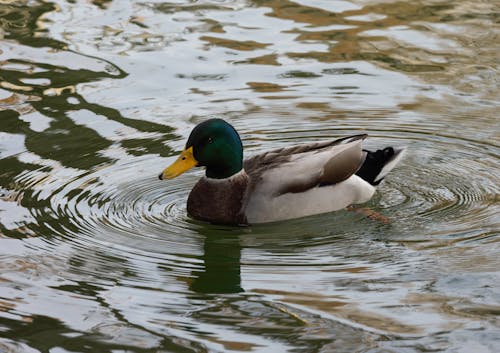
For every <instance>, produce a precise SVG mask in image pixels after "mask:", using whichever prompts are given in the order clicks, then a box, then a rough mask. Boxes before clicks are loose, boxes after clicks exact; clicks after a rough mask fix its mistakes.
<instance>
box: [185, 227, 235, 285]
mask: <svg viewBox="0 0 500 353" xmlns="http://www.w3.org/2000/svg"><path fill="white" fill-rule="evenodd" d="M204 233H205V232H204ZM221 233H223V232H210V233H209V234H208V232H207V234H205V236H206V237H205V244H204V253H203V256H202V259H203V261H204V264H205V269H204V270H203V271H196V272H193V277H194V280H193V282H192V283H191V285H190V289H191V290H192V291H194V292H197V293H238V292H243V289H242V288H241V275H240V260H241V245H240V237H239V236H237V235H235V234H221Z"/></svg>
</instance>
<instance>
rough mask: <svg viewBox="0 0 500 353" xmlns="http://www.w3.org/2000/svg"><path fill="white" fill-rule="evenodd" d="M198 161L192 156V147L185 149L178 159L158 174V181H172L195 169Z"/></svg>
mask: <svg viewBox="0 0 500 353" xmlns="http://www.w3.org/2000/svg"><path fill="white" fill-rule="evenodd" d="M197 164H198V161H197V160H196V159H195V158H194V156H193V147H189V148H188V149H185V150H184V151H182V153H181V154H180V156H179V158H177V160H176V161H175V162H174V163H172V164H171V165H170V166H169V167H167V168H165V170H164V171H163V172H162V173H161V174H160V179H161V180H165V179H173V178H175V177H177V176H179V175H181V174H182V173H184V172H186V171H188V170H189V169H191V168H193V167H195V166H196V165H197Z"/></svg>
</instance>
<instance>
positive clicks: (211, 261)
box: [0, 0, 500, 352]
mask: <svg viewBox="0 0 500 353" xmlns="http://www.w3.org/2000/svg"><path fill="white" fill-rule="evenodd" d="M497 18H498V8H497V7H495V4H494V2H493V1H490V2H489V1H485V2H480V3H477V2H473V1H470V0H463V1H462V0H461V1H438V2H436V1H421V2H407V1H400V2H398V1H392V2H391V1H389V2H387V1H322V0H314V1H302V0H296V1H281V0H280V1H273V0H271V1H244V0H227V1H205V0H200V1H173V2H166V1H157V0H154V1H148V2H140V1H116V0H115V1H112V0H107V1H97V0H96V1H87V2H83V1H80V2H74V1H62V0H61V1H59V0H54V1H36V0H35V1H24V0H21V1H0V36H1V45H0V351H1V352H4V351H5V352H45V351H49V350H50V352H59V351H60V352H63V351H65V352H66V351H70V352H122V351H128V352H158V351H175V352H206V351H259V352H267V351H269V352H271V351H272V352H276V351H301V352H302V351H303V352H328V351H338V352H353V351H377V352H378V351H394V352H414V351H456V352H458V351H463V352H470V351H478V352H479V351H481V352H482V351H491V352H494V351H495V349H496V347H497V345H498V342H499V341H500V334H499V333H498V332H500V331H499V326H500V323H499V320H498V315H499V312H500V296H499V293H500V288H499V285H498V283H500V274H499V271H498V268H499V265H500V262H499V260H498V251H499V246H498V244H499V241H498V240H499V239H500V238H499V223H500V222H499V221H500V219H499V216H498V214H500V212H499V211H500V207H499V202H498V201H499V200H498V195H499V185H500V179H499V176H498V175H499V173H498V161H499V152H500V151H499V139H500V130H499V129H498V126H497V125H498V124H497V120H498V119H497V110H498V94H499V90H498V69H499V68H498V46H496V45H495V44H496V43H497V42H498V40H497V39H498V35H499V32H498V29H497V28H496V27H495V24H496V22H495V21H496V20H497ZM212 116H219V117H223V118H225V119H228V120H229V121H231V122H232V123H233V124H234V125H235V126H236V127H237V129H238V130H239V131H240V132H241V136H242V138H243V140H244V144H245V146H246V150H245V151H246V153H247V154H252V153H255V152H258V151H263V150H265V149H269V148H273V147H280V146H287V145H291V144H293V143H300V142H304V141H310V140H318V139H326V138H332V137H340V136H343V135H346V134H353V133H360V132H367V133H369V135H370V137H371V138H370V139H369V142H368V143H369V145H370V147H379V146H382V145H386V144H394V145H406V146H408V148H409V151H410V152H409V153H408V157H407V158H406V160H405V161H404V162H403V163H402V165H401V167H399V168H398V169H397V170H395V171H394V172H393V173H391V175H390V178H388V179H387V181H386V182H385V183H384V184H383V185H382V186H381V187H380V191H379V192H378V193H377V195H376V197H375V198H374V200H372V201H370V202H369V203H368V205H367V206H368V207H371V208H373V209H375V210H376V211H378V212H380V213H382V214H384V215H385V216H386V217H388V218H390V220H391V222H390V223H389V224H383V223H380V222H376V221H373V220H369V219H365V218H363V216H361V215H359V214H356V213H351V212H348V211H340V212H337V213H335V214H327V215H320V216H315V217H309V218H304V219H298V220H293V221H289V222H281V223H276V224H268V225H260V226H256V227H249V228H231V227H221V226H215V225H208V224H204V223H200V222H196V221H194V220H191V219H189V218H188V217H187V216H186V209H185V201H186V198H187V195H188V193H189V190H190V188H191V187H192V185H193V184H194V183H195V181H196V179H197V178H198V177H199V176H200V172H199V171H198V172H196V171H195V172H193V173H190V174H187V175H185V176H183V177H181V178H178V179H176V180H173V181H171V182H169V183H165V182H160V181H158V180H156V175H157V173H158V170H159V169H161V168H162V167H163V166H164V165H167V164H168V162H169V160H170V158H171V156H173V155H174V154H176V151H179V150H180V149H181V148H182V146H183V143H184V141H185V138H186V136H187V135H188V134H189V131H190V130H191V129H192V127H193V126H194V125H195V124H196V123H197V122H199V121H201V120H203V119H205V118H207V117H212Z"/></svg>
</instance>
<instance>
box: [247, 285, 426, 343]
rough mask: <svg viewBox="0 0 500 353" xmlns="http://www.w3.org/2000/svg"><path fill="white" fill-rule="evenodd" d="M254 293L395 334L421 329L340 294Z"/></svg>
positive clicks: (263, 291) (270, 291)
mask: <svg viewBox="0 0 500 353" xmlns="http://www.w3.org/2000/svg"><path fill="white" fill-rule="evenodd" d="M252 291H253V292H256V293H261V294H268V295H277V296H280V298H279V300H280V302H282V303H290V304H296V305H301V306H303V307H306V308H309V309H313V310H318V311H321V312H324V313H328V314H331V315H333V316H335V317H338V318H342V319H346V320H349V321H354V322H356V323H358V324H361V325H364V326H368V327H372V328H374V329H377V330H382V331H386V332H390V333H397V334H418V333H421V332H422V330H421V329H420V328H418V327H416V326H411V325H407V324H404V323H402V322H400V321H397V320H396V319H394V318H390V317H384V316H382V315H381V314H380V313H372V312H368V311H366V310H362V309H360V308H359V307H357V306H356V305H355V304H353V303H350V302H347V301H344V300H343V297H340V296H324V295H321V294H318V293H301V292H285V291H278V290H270V289H254V290H252Z"/></svg>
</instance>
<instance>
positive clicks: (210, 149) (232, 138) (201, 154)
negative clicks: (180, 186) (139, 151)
mask: <svg viewBox="0 0 500 353" xmlns="http://www.w3.org/2000/svg"><path fill="white" fill-rule="evenodd" d="M193 167H205V168H206V172H205V175H206V176H207V177H208V178H212V179H224V178H228V177H230V176H232V175H234V174H236V173H238V172H239V171H241V169H242V168H243V145H242V143H241V139H240V136H239V135H238V133H237V132H236V130H235V129H234V127H232V126H231V125H230V124H229V123H227V122H225V121H224V120H222V119H210V120H207V121H204V122H202V123H200V124H198V125H197V126H196V127H195V128H194V129H193V131H191V134H190V135H189V138H188V140H187V142H186V146H185V147H184V150H183V151H182V152H181V154H180V156H179V157H178V158H177V160H176V161H175V162H174V163H173V164H171V165H170V166H169V167H167V168H166V169H165V170H163V172H162V173H161V174H160V175H159V178H160V179H161V180H164V179H173V178H175V177H177V176H179V175H181V174H182V173H184V172H186V171H188V170H189V169H191V168H193Z"/></svg>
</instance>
